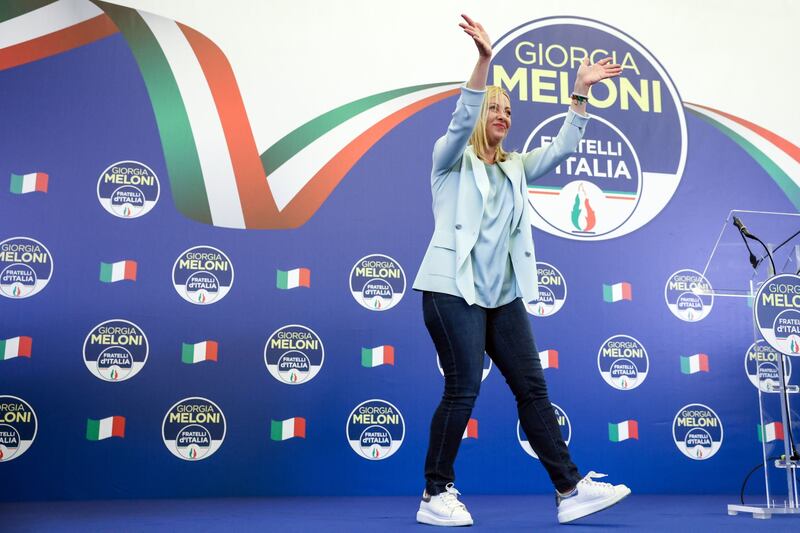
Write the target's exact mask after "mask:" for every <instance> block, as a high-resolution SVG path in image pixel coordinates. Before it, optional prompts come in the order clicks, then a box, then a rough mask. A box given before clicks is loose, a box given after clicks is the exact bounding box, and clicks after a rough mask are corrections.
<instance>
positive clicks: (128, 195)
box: [97, 161, 161, 218]
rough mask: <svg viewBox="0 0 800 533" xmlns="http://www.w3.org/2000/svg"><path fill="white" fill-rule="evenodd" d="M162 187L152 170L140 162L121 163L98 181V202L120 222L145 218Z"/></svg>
mask: <svg viewBox="0 0 800 533" xmlns="http://www.w3.org/2000/svg"><path fill="white" fill-rule="evenodd" d="M160 193H161V186H160V185H159V183H158V176H156V173H155V172H153V170H152V169H151V168H150V167H148V166H147V165H145V164H144V163H139V162H138V161H118V162H116V163H113V164H112V165H110V166H109V167H108V168H107V169H105V170H104V171H103V172H102V173H100V178H99V179H98V180H97V199H98V200H100V205H102V206H103V209H105V210H106V211H108V212H109V213H111V214H112V215H114V216H115V217H119V218H137V217H140V216H143V215H146V214H147V213H149V212H150V210H151V209H153V208H154V207H155V205H156V203H157V202H158V196H159V194H160Z"/></svg>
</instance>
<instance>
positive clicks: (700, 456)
mask: <svg viewBox="0 0 800 533" xmlns="http://www.w3.org/2000/svg"><path fill="white" fill-rule="evenodd" d="M695 450H696V451H695V455H696V456H697V457H698V458H702V457H703V448H701V447H700V446H698V447H697V448H695Z"/></svg>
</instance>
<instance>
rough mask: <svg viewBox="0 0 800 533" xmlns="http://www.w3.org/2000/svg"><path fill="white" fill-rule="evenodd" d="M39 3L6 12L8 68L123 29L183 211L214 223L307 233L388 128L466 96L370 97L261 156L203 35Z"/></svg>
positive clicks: (432, 92)
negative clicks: (308, 223) (298, 229)
mask: <svg viewBox="0 0 800 533" xmlns="http://www.w3.org/2000/svg"><path fill="white" fill-rule="evenodd" d="M13 3H15V4H16V2H13ZM30 5H31V9H29V10H28V11H24V10H23V9H22V8H21V7H20V6H19V5H16V9H11V8H7V9H5V10H4V11H0V14H5V15H6V17H7V18H8V19H9V20H8V21H7V22H3V23H2V24H0V30H3V29H4V26H5V25H6V24H13V25H14V26H15V27H17V28H21V29H20V30H19V31H16V32H15V33H13V35H11V34H10V35H11V36H10V37H7V38H6V39H5V40H4V41H2V43H3V46H0V68H10V67H11V66H16V65H20V64H24V63H26V62H29V61H33V60H36V59H41V58H43V57H48V56H50V55H55V54H57V53H60V52H64V51H67V50H69V49H71V48H75V47H77V46H81V45H83V44H87V43H89V42H93V41H94V40H97V39H100V38H102V37H105V36H108V35H111V34H113V33H116V32H117V31H119V32H121V33H122V35H123V37H124V38H125V40H126V42H127V44H128V46H129V47H130V50H131V52H132V53H133V56H134V59H135V60H136V62H137V65H138V67H139V70H140V72H141V74H142V78H143V80H144V83H145V87H146V89H147V92H148V95H149V96H150V101H151V105H152V107H153V113H154V115H155V119H156V124H157V126H158V129H159V134H160V136H161V143H162V149H163V151H164V159H165V162H166V165H167V171H168V173H169V179H170V185H171V188H172V193H173V198H174V201H175V205H176V207H177V208H178V210H179V211H180V212H181V213H183V214H184V215H185V216H187V217H189V218H191V219H193V220H197V221H200V222H203V223H207V224H213V225H215V226H220V227H231V228H260V229H277V228H293V227H298V226H301V225H302V224H304V223H305V222H306V221H307V220H308V219H309V218H310V217H311V216H312V215H313V214H314V213H315V212H316V210H317V209H318V208H319V207H320V206H321V205H322V203H324V202H325V200H326V199H327V198H328V196H329V195H330V194H331V192H332V191H333V190H334V189H335V188H336V186H337V185H338V184H339V183H340V182H341V180H342V179H343V178H344V176H345V175H346V174H347V172H348V171H349V170H350V169H351V168H352V167H353V165H355V163H356V162H357V161H358V160H359V159H360V158H361V156H363V155H364V153H366V151H367V150H369V149H370V148H371V147H372V146H373V145H374V144H375V143H376V142H377V141H378V140H380V139H381V138H382V137H383V136H384V135H385V134H386V133H387V132H388V131H390V130H391V129H392V128H393V127H395V126H396V125H398V124H399V123H401V122H402V121H404V120H406V119H407V118H409V117H410V116H412V115H413V114H415V113H417V112H419V111H420V110H422V109H424V108H425V107H427V106H429V105H432V104H434V103H436V102H438V101H440V100H442V99H444V98H447V97H449V96H453V95H455V94H456V93H457V85H458V84H456V83H454V82H447V83H433V84H426V85H418V86H413V87H405V88H401V89H395V90H392V91H386V92H382V93H379V94H375V95H371V96H368V97H365V98H361V99H359V100H356V101H353V102H350V103H348V104H344V105H342V106H339V107H337V108H335V109H333V110H331V111H329V112H327V113H324V114H322V115H320V116H318V117H316V118H314V119H312V120H310V121H309V122H307V123H306V124H304V125H302V126H300V127H298V128H297V129H295V130H294V131H292V132H290V133H288V134H287V135H285V136H284V137H283V138H281V139H280V140H278V141H277V142H276V143H275V144H273V145H272V146H270V147H269V148H268V149H267V150H266V151H265V152H264V153H263V154H259V153H258V149H257V147H256V144H255V139H254V138H253V134H252V129H251V127H250V122H249V119H248V117H247V112H246V110H245V107H244V103H243V101H242V97H241V94H240V92H239V88H238V85H237V83H236V78H235V76H234V74H233V70H232V69H231V66H230V64H229V63H228V60H227V58H226V57H225V55H224V54H223V52H222V51H221V50H220V49H219V48H218V47H217V46H216V45H215V44H214V43H213V42H212V41H211V40H209V39H208V38H206V37H205V36H203V35H202V34H200V33H199V32H197V31H196V30H193V29H192V28H190V27H188V26H185V25H183V24H180V23H177V22H175V21H172V20H170V19H166V18H164V17H160V16H156V15H152V14H150V13H146V12H143V11H138V10H135V9H131V8H127V7H122V6H117V5H114V4H110V3H107V2H102V1H99V0H91V1H90V0H58V1H57V2H31V4H30ZM14 16H16V18H13V17H14ZM0 34H2V33H0ZM23 49H24V50H29V51H30V50H33V51H35V52H37V53H38V55H31V53H30V52H27V53H23Z"/></svg>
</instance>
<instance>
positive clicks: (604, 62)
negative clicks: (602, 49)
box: [575, 57, 622, 94]
mask: <svg viewBox="0 0 800 533" xmlns="http://www.w3.org/2000/svg"><path fill="white" fill-rule="evenodd" d="M621 72H622V67H621V66H620V65H612V64H611V58H610V57H606V58H603V59H601V60H600V61H598V62H597V63H595V64H594V65H592V64H591V63H590V62H589V58H588V57H585V58H583V61H582V62H581V66H579V67H578V75H577V80H576V81H575V89H576V91H578V90H580V89H584V90H586V91H588V90H589V87H591V86H592V85H594V84H595V83H597V82H598V81H600V80H604V79H606V78H613V77H614V76H619V75H620V73H621ZM582 94H586V93H585V92H583V93H582Z"/></svg>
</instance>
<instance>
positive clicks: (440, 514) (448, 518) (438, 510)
mask: <svg viewBox="0 0 800 533" xmlns="http://www.w3.org/2000/svg"><path fill="white" fill-rule="evenodd" d="M460 494H461V493H460V492H458V491H457V490H456V488H455V487H454V486H453V484H452V483H448V484H447V489H446V490H445V491H444V492H442V493H441V494H437V495H436V496H431V495H429V494H428V491H427V490H426V491H425V492H423V493H422V501H421V502H419V511H417V522H420V523H422V524H430V525H432V526H471V525H472V515H470V514H469V511H467V508H466V506H464V504H463V503H461V502H460V501H458V496H459V495H460Z"/></svg>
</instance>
